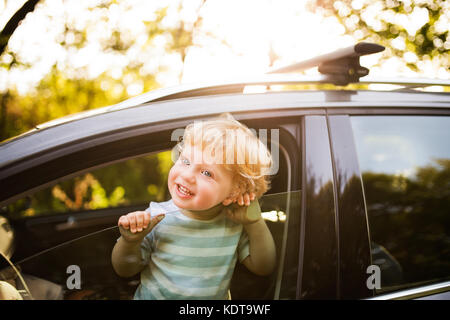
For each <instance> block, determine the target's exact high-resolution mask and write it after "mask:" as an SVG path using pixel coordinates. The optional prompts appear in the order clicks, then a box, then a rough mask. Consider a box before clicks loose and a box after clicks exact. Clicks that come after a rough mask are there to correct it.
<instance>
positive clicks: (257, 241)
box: [242, 218, 276, 276]
mask: <svg viewBox="0 0 450 320" xmlns="http://www.w3.org/2000/svg"><path fill="white" fill-rule="evenodd" d="M244 229H245V231H246V232H247V234H248V238H249V249H250V255H249V256H248V257H247V258H245V259H244V261H242V263H243V264H244V265H245V266H246V267H247V269H249V270H250V271H251V272H253V273H255V274H257V275H260V276H265V275H269V274H270V273H272V271H273V270H274V268H275V264H276V252H275V243H274V241H273V238H272V234H271V233H270V231H269V228H268V227H267V225H266V223H265V221H264V219H263V218H260V219H259V220H258V221H256V222H254V223H250V224H244Z"/></svg>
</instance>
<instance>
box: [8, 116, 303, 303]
mask: <svg viewBox="0 0 450 320" xmlns="http://www.w3.org/2000/svg"><path fill="white" fill-rule="evenodd" d="M247 125H248V126H249V127H252V123H251V122H250V121H249V122H248V123H247ZM260 126H261V124H260ZM297 126H298V124H292V123H291V128H290V129H289V128H288V127H289V126H288V125H286V126H285V127H284V128H283V125H281V126H279V127H274V128H276V129H279V141H277V143H278V144H279V145H278V147H279V168H278V170H277V172H276V173H275V175H274V177H273V179H272V188H271V189H270V191H269V193H268V194H267V195H265V196H264V197H263V198H262V199H261V207H262V210H263V212H264V215H263V216H264V218H265V219H266V222H267V224H268V226H269V228H270V230H271V232H272V235H273V237H274V239H275V242H276V247H277V257H278V265H277V270H276V271H275V272H274V273H273V274H272V275H270V276H268V277H258V276H254V275H253V274H251V273H250V272H248V271H247V270H246V269H245V267H243V266H237V267H236V271H235V274H234V277H233V280H232V285H231V286H232V287H231V295H232V299H295V293H296V285H297V271H298V239H299V236H298V230H299V227H298V225H299V216H300V210H299V208H300V192H299V191H298V190H297V189H296V183H297V181H298V180H299V179H300V178H299V172H298V159H299V152H298V147H297V142H296V141H295V138H294V137H293V136H292V134H291V133H289V130H291V131H292V128H295V130H297ZM268 128H270V127H268ZM286 128H288V129H286ZM168 147H170V146H165V147H163V148H161V146H159V147H158V146H155V147H153V148H154V149H153V150H151V152H147V153H145V154H143V155H139V156H134V157H128V158H126V159H123V160H120V161H113V162H109V163H107V164H105V165H103V166H101V165H99V166H97V167H96V168H94V169H91V170H85V171H83V172H82V173H81V174H78V175H76V176H72V177H69V178H67V179H64V180H61V181H57V182H56V183H53V184H52V185H50V186H45V187H44V188H42V189H40V190H39V191H36V192H34V193H32V194H29V195H27V196H26V197H24V198H22V199H19V200H17V201H16V202H14V203H12V204H10V205H8V206H7V208H6V209H5V210H4V212H3V216H5V217H6V218H7V219H8V220H9V222H10V224H11V227H12V228H13V229H14V234H15V239H14V245H13V246H14V253H13V254H12V257H11V260H12V262H13V263H14V266H15V267H16V268H17V271H18V272H19V274H17V272H14V273H10V272H9V271H10V269H9V268H10V266H7V265H2V266H1V269H2V270H1V271H0V275H2V277H4V278H8V281H9V282H10V283H13V284H14V285H15V287H16V288H17V289H18V290H19V292H22V293H24V294H23V297H24V298H25V299H31V298H34V299H132V297H133V294H134V292H135V290H136V287H137V285H138V284H139V276H135V277H132V278H129V279H124V278H120V277H118V276H117V275H116V274H115V272H114V271H113V268H112V265H111V252H112V248H113V246H114V244H115V241H116V240H117V238H118V237H119V236H120V234H119V231H118V228H117V221H118V218H119V217H120V216H121V215H123V214H126V213H128V212H131V211H136V210H144V209H145V208H146V207H147V206H148V203H149V202H150V201H165V200H168V199H169V197H170V194H169V193H168V190H167V175H168V171H169V169H170V167H171V165H172V159H171V152H170V150H169V149H168ZM297 179H298V180H297ZM294 180H295V181H294ZM19 275H20V276H19Z"/></svg>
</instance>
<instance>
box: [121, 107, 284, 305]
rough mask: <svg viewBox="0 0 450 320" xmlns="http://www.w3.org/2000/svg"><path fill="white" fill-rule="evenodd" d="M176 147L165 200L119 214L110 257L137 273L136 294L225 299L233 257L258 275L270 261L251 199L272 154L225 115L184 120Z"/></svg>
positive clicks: (266, 236) (268, 238)
mask: <svg viewBox="0 0 450 320" xmlns="http://www.w3.org/2000/svg"><path fill="white" fill-rule="evenodd" d="M177 147H178V150H179V151H180V152H181V154H180V156H179V158H178V160H177V161H176V162H175V164H174V165H173V167H172V168H171V170H170V172H169V177H168V188H169V192H170V194H171V197H172V199H171V200H169V201H166V202H162V203H155V202H151V203H150V207H149V208H148V209H147V211H137V212H131V213H129V214H127V215H124V216H121V217H120V219H119V221H118V225H119V229H120V233H121V237H120V238H119V240H118V241H117V243H116V245H115V246H114V249H113V252H112V264H113V267H114V270H115V271H116V273H117V274H118V275H120V276H123V277H131V276H133V275H135V274H137V273H139V272H140V273H141V283H140V285H139V287H138V289H137V290H136V293H135V296H134V298H135V299H227V298H228V289H229V284H230V280H231V276H232V274H233V270H234V267H235V264H236V261H237V260H239V262H241V263H243V264H244V265H245V266H246V267H247V268H248V269H249V270H250V271H252V272H253V273H255V274H258V275H268V274H270V273H271V272H272V271H273V269H274V267H275V260H276V259H275V244H274V241H273V238H272V235H271V234H270V231H269V229H268V228H267V226H266V224H265V222H264V220H263V219H262V217H261V214H260V213H261V212H260V209H259V205H258V202H257V198H259V197H261V196H262V195H263V194H264V193H265V192H266V191H267V189H268V186H269V181H268V176H267V173H268V171H269V168H270V165H271V161H272V159H271V156H270V153H269V151H268V150H267V148H266V146H265V145H264V144H263V143H261V141H260V140H259V139H258V138H257V137H256V136H255V135H254V134H253V133H252V131H251V130H249V129H248V128H247V127H245V126H244V125H242V124H241V123H239V122H238V121H236V120H234V118H233V117H232V116H231V115H229V114H227V115H224V116H221V117H219V118H217V119H214V120H209V121H204V122H201V123H194V124H191V125H189V126H188V127H187V128H186V130H185V133H184V136H183V141H182V143H180V144H178V146H177ZM148 211H149V212H148Z"/></svg>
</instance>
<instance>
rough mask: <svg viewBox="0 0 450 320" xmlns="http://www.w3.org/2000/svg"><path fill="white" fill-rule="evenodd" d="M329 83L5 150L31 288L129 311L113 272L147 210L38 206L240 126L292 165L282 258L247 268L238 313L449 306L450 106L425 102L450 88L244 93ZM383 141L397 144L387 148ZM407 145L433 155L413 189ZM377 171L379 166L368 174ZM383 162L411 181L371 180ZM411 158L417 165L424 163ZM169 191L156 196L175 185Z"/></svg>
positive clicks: (133, 116) (277, 183)
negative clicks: (248, 304) (120, 225)
mask: <svg viewBox="0 0 450 320" xmlns="http://www.w3.org/2000/svg"><path fill="white" fill-rule="evenodd" d="M328 82H330V81H329V79H328V80H327V79H322V78H318V79H311V78H309V79H305V78H303V77H299V76H290V75H278V74H275V75H266V76H264V77H260V78H258V79H256V80H246V81H242V82H234V83H223V84H208V85H206V86H198V87H186V86H184V87H183V86H181V87H179V88H174V89H163V90H161V91H158V90H157V91H155V92H151V93H149V94H147V95H143V96H140V97H137V98H133V99H130V100H128V101H125V102H124V103H122V104H119V105H116V106H112V107H106V108H101V109H95V110H93V111H91V112H87V113H85V114H79V115H75V116H71V117H68V118H65V119H61V120H58V121H56V122H53V123H50V124H44V125H43V126H38V127H37V128H35V129H34V130H32V131H30V132H28V133H26V134H24V135H22V136H19V137H17V138H15V139H12V140H10V141H7V142H4V143H2V144H1V145H0V185H1V191H0V206H1V207H2V208H3V209H2V210H3V213H2V215H3V216H4V217H6V218H7V219H8V221H9V226H10V230H13V231H12V232H14V235H15V237H14V238H15V240H14V254H11V256H10V258H11V259H10V260H11V261H12V263H14V264H15V266H16V267H17V268H18V269H20V270H21V272H23V273H24V274H25V273H26V274H31V275H33V276H35V277H39V278H44V279H46V280H49V281H51V282H52V283H56V284H58V285H59V286H61V287H63V289H64V298H69V299H76V298H92V299H128V298H131V297H132V293H133V291H134V288H135V286H136V284H137V281H138V279H137V278H132V279H121V278H119V277H117V276H116V275H115V274H114V272H113V271H112V267H111V264H110V260H109V259H110V253H111V249H112V247H113V245H114V242H115V240H116V239H117V238H118V236H119V234H118V231H117V228H114V226H116V225H117V220H118V218H119V216H120V215H122V214H125V213H127V212H130V211H134V210H138V209H140V210H142V209H145V208H146V205H147V204H148V202H147V203H145V201H146V199H141V198H140V199H139V201H138V200H136V201H131V202H130V201H129V202H128V203H127V202H126V201H125V202H122V203H120V204H118V205H106V206H103V207H102V206H100V207H97V208H82V207H77V206H75V205H74V204H73V203H75V198H76V195H75V194H73V195H69V194H68V192H67V189H65V190H66V191H65V192H66V194H65V196H67V197H66V198H67V203H71V205H72V209H67V208H68V207H66V208H65V209H61V210H56V211H52V212H48V208H50V206H48V207H46V208H44V209H42V210H41V212H42V214H39V212H38V210H35V209H33V208H34V207H33V206H34V205H36V203H35V202H36V201H47V200H48V199H49V198H48V197H50V196H49V195H50V194H52V195H53V197H56V196H55V194H56V193H57V192H59V190H61V188H62V189H64V188H63V186H64V183H65V181H81V180H77V179H81V178H80V177H83V179H85V180H83V181H88V180H86V179H87V178H86V177H90V176H88V174H90V173H92V174H93V176H94V177H97V175H96V174H95V172H100V171H101V170H109V172H110V173H108V175H109V176H114V174H116V175H117V176H118V177H123V175H126V171H123V170H124V169H123V168H122V167H121V164H123V163H127V168H129V166H133V165H142V164H139V163H138V162H139V161H140V160H139V159H142V157H148V156H149V157H150V158H151V159H150V160H149V162H146V163H147V164H148V163H150V165H151V163H155V162H154V161H156V160H155V157H158V155H159V156H161V154H162V152H164V151H168V150H171V148H173V147H174V145H175V144H176V142H177V135H176V134H175V135H174V133H176V132H177V131H176V130H179V129H182V128H184V127H185V126H186V125H187V124H189V123H191V122H193V121H199V120H204V119H208V118H210V117H214V116H216V115H219V114H221V113H223V112H230V113H231V114H232V115H233V116H234V117H235V118H236V119H237V120H239V121H241V122H243V123H244V124H246V125H247V126H248V127H249V128H253V129H255V130H256V131H257V132H259V133H264V134H266V133H267V135H268V141H269V142H270V143H272V142H273V145H272V146H276V150H277V155H276V156H277V157H278V159H279V161H278V164H279V168H278V170H277V172H276V174H274V176H273V179H272V188H271V190H270V191H269V193H268V195H267V196H266V197H267V198H265V199H266V200H265V199H264V198H263V205H262V208H263V211H266V212H272V215H274V216H275V218H274V219H272V220H270V219H269V220H267V223H268V225H269V228H270V229H271V232H272V234H273V236H274V239H275V242H276V245H277V253H278V267H277V270H276V272H274V274H272V275H271V276H268V277H258V276H254V275H251V274H250V273H249V272H247V271H246V270H245V269H243V268H242V267H240V266H237V267H236V272H235V275H234V278H233V281H232V287H231V297H232V299H365V298H376V299H406V298H408V299H410V298H432V299H434V298H435V299H448V298H450V296H449V292H450V214H449V208H450V176H449V175H448V173H449V170H450V166H449V164H448V163H449V161H450V147H449V144H448V141H447V140H446V138H450V94H449V93H448V92H447V93H446V92H424V91H416V90H414V87H417V86H423V87H426V86H430V85H439V86H441V87H442V86H448V85H449V84H448V83H447V84H446V83H445V82H443V81H418V80H411V79H410V80H408V81H406V82H405V81H403V80H386V79H384V80H380V79H367V80H363V79H361V81H360V83H363V84H364V83H366V84H373V83H375V84H376V83H387V84H396V85H399V86H402V89H401V90H394V91H375V90H357V89H350V90H349V89H346V88H345V87H338V88H337V89H334V90H319V89H314V90H296V89H291V90H280V91H272V90H265V91H264V92H261V93H243V89H244V88H246V87H247V88H248V87H249V86H260V87H261V86H262V87H263V88H266V89H269V88H270V87H273V86H275V85H285V86H286V85H288V86H289V85H305V84H322V83H328ZM421 130H423V131H421ZM416 135H417V136H422V137H424V138H423V141H422V140H420V139H421V138H420V137H419V138H417V137H416ZM377 139H378V140H377ZM405 139H407V140H408V139H410V140H408V141H406V140H405ZM397 140H398V141H397ZM367 141H369V142H368V143H367V144H365V143H366V142H367ZM383 141H384V142H383ZM386 141H388V142H390V143H391V144H388V147H386V148H384V147H383V146H384V145H386ZM405 143H406V144H407V145H408V146H409V147H408V148H409V149H407V151H408V152H410V151H411V150H415V145H414V144H415V143H417V145H416V146H417V150H419V151H420V152H419V153H420V155H417V157H418V159H419V158H420V157H422V158H423V157H425V158H426V157H427V156H428V154H426V151H423V150H428V149H426V147H427V146H430V150H432V151H430V152H429V159H428V158H427V159H428V160H429V162H427V164H426V165H423V166H422V167H420V168H419V167H417V163H419V162H417V163H412V165H416V166H415V167H414V166H413V167H411V168H415V169H414V170H416V171H414V172H415V173H414V174H411V173H404V172H403V171H401V170H403V169H402V168H401V166H400V164H401V163H402V162H401V161H399V160H398V159H403V158H402V154H403V153H402V152H403V151H404V150H403V149H402V148H403V147H402V146H404V145H405ZM431 146H433V147H432V148H431ZM419 147H420V148H421V149H420V148H419ZM383 148H384V149H383ZM405 150H406V149H405ZM434 150H437V151H434ZM371 152H372V153H371ZM377 152H379V153H377ZM436 154H438V155H439V156H440V159H435V156H436ZM366 155H367V159H369V160H367V161H366V162H363V161H362V159H363V158H365V157H366ZM441 155H442V156H441ZM152 157H153V158H152ZM383 157H384V158H383ZM386 157H387V159H390V158H391V159H393V161H392V162H391V163H397V164H399V169H398V170H399V171H398V172H397V171H396V172H391V171H386V172H384V171H383V166H382V165H380V166H379V167H377V168H381V169H380V171H379V172H375V171H372V169H371V168H372V167H370V165H371V163H372V162H373V163H381V164H383V163H386ZM404 157H405V159H406V160H405V161H406V162H407V161H408V159H412V158H413V157H409V155H408V154H406V155H405V156H404ZM422 158H420V159H422ZM136 159H138V160H136ZM374 159H375V160H374ZM434 160H436V161H437V162H436V163H435V164H434V165H431V164H430V163H431V162H432V161H434ZM133 161H137V162H133ZM152 161H153V162H152ZM421 161H422V160H421ZM430 161H431V162H430ZM388 162H389V161H388ZM406 162H405V163H406ZM365 163H368V164H370V165H368V166H367V167H366V166H365ZM420 163H422V162H420ZM433 163H434V162H433ZM147 164H143V165H142V166H143V167H145V166H146V165H147ZM160 164H161V163H159V164H158V163H157V164H156V165H155V166H157V165H160ZM408 165H409V162H408ZM108 168H109V169H108ZM411 168H409V167H408V168H407V167H406V166H405V167H404V170H407V169H408V170H409V169H411ZM111 172H113V173H111ZM105 176H106V175H105ZM139 179H140V178H139ZM139 179H138V180H136V181H137V182H133V184H136V183H139V181H140V180H139ZM158 179H164V178H161V177H159V178H158ZM421 179H422V180H424V179H425V180H426V181H425V182H426V183H425V184H423V183H422V182H423V181H422V180H421ZM97 180H98V179H97ZM89 181H92V180H89ZM158 181H159V182H158V183H149V184H148V185H149V186H151V185H164V180H161V181H160V180H158ZM100 182H101V183H103V184H106V182H102V181H100ZM74 183H75V182H74ZM108 183H110V184H114V181H113V182H108ZM72 185H73V183H72ZM72 185H70V187H68V188H71V186H72ZM94 185H95V183H92V184H91V185H90V186H91V188H92V189H94ZM55 186H62V187H61V188H60V187H58V188H60V189H58V188H57V189H55ZM149 188H150V187H149ZM104 189H105V190H106V187H105V188H104ZM45 190H51V191H48V192H47V195H46V196H45V197H44V196H42V197H41V196H34V195H36V194H39V192H43V191H45ZM55 190H56V191H55ZM114 190H116V189H114ZM149 190H153V191H152V192H153V193H151V192H150V191H149V192H150V193H151V194H153V195H154V197H155V199H167V192H166V193H165V194H163V195H161V194H158V193H157V191H155V190H154V188H153V187H151V188H150V189H149ZM55 192H56V193H55ZM105 192H106V194H108V192H107V191H105ZM126 192H127V191H126ZM113 193H114V192H113V191H110V192H109V194H110V195H111V197H110V199H109V201H110V203H112V202H113V201H112V200H111V199H112V194H113ZM158 197H159V198H158ZM70 198H72V199H73V201H71V202H70V201H69V200H70ZM106 198H108V197H106ZM39 199H41V200H39ZM42 199H44V200H42ZM45 199H47V200H45ZM58 199H59V200H58V201H60V202H61V201H62V200H61V199H63V198H61V196H59V198H58ZM411 199H416V200H417V201H416V200H411ZM147 200H148V199H147ZM48 201H50V200H48ZM51 201H53V202H54V201H56V200H55V199H53V200H51ZM58 205H59V204H58ZM56 207H57V206H56ZM30 208H31V209H33V210H34V211H30ZM27 210H28V211H27ZM45 210H47V211H45ZM50 211H51V210H50ZM30 212H31V213H30ZM274 212H275V214H273V213H274ZM9 226H8V228H9ZM5 228H6V227H5ZM73 265H76V266H79V267H80V270H81V279H82V282H81V288H79V287H75V288H74V287H73V286H72V287H70V285H69V278H70V275H71V273H70V272H69V269H68V267H69V266H73ZM7 266H8V264H7V263H6V262H5V263H4V266H3V267H7ZM377 272H378V273H377ZM377 277H378V278H377ZM380 277H381V279H380ZM17 283H19V279H18V280H17ZM31 291H32V290H31Z"/></svg>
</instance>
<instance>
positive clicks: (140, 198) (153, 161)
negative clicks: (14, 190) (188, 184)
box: [7, 151, 172, 220]
mask: <svg viewBox="0 0 450 320" xmlns="http://www.w3.org/2000/svg"><path fill="white" fill-rule="evenodd" d="M171 165H172V160H171V153H170V151H165V152H159V153H155V154H151V155H147V156H142V157H138V158H134V159H129V160H126V161H121V162H118V163H114V164H111V165H108V166H106V167H103V168H100V169H96V170H91V171H89V172H86V173H84V174H82V175H79V176H76V177H74V178H71V179H67V180H65V181H62V182H59V183H57V184H55V185H52V186H51V187H48V188H45V189H43V190H40V191H38V192H35V193H34V194H32V195H30V196H27V197H25V198H23V199H20V200H18V201H16V202H14V203H12V204H10V205H9V206H8V207H7V212H8V216H9V218H10V219H13V220H14V219H20V218H32V217H42V216H50V215H55V214H63V213H69V212H83V211H96V210H100V209H105V208H112V207H119V206H136V205H144V206H145V205H146V204H148V202H149V201H163V200H166V199H167V196H168V192H167V188H166V184H167V174H168V172H169V169H170V167H171Z"/></svg>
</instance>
